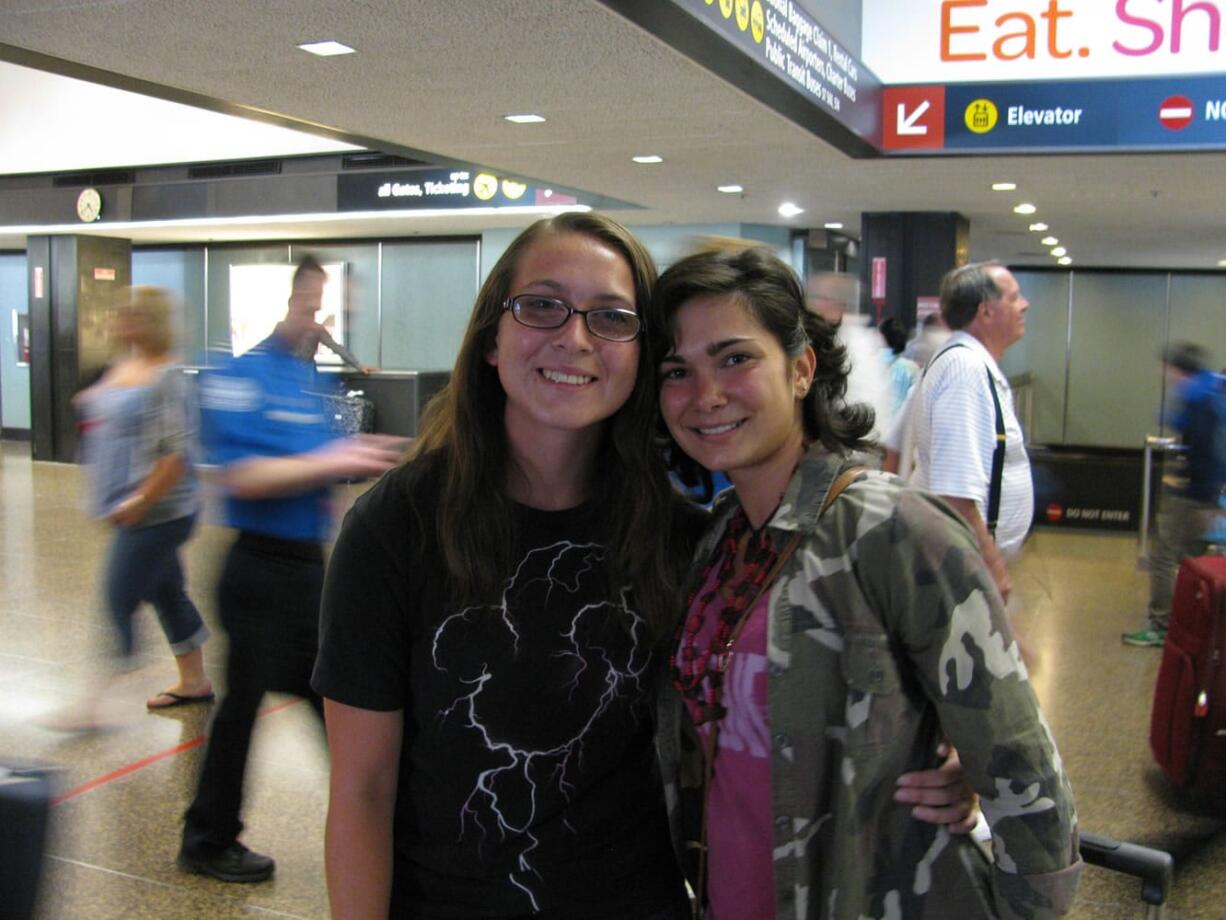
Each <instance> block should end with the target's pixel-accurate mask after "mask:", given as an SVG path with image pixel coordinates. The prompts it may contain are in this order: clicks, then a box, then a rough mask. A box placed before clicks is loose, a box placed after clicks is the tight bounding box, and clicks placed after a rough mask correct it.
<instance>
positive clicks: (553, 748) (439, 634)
mask: <svg viewBox="0 0 1226 920" xmlns="http://www.w3.org/2000/svg"><path fill="white" fill-rule="evenodd" d="M604 558H605V548H604V547H603V546H602V545H601V544H598V543H572V542H569V541H559V542H556V543H553V544H551V545H549V546H544V547H540V548H537V549H533V550H531V551H529V552H528V553H527V554H525V556H524V558H523V560H522V561H521V562H520V564H519V566H518V567H517V568H516V570H515V572H514V573H513V574H512V575H511V577H510V578H508V579H507V582H506V584H505V586H504V588H503V591H502V595H501V597H500V598H499V601H498V603H497V604H491V605H489V606H482V607H466V608H465V609H463V610H461V611H459V612H458V613H455V614H452V615H451V616H449V617H447V618H446V619H445V620H443V622H442V623H441V624H440V625H439V627H438V629H437V630H436V631H435V634H434V642H433V647H432V657H433V661H434V666H435V667H436V668H437V669H438V670H440V671H443V672H445V673H448V674H450V675H451V676H452V678H453V679H454V680H456V681H457V682H458V683H460V684H462V685H464V686H465V687H466V688H468V692H467V693H464V694H463V695H461V696H459V697H458V698H457V699H456V700H455V701H454V702H452V704H451V705H450V706H448V707H447V708H445V709H443V710H442V711H440V713H439V718H440V720H444V719H448V718H450V717H452V716H453V715H457V714H458V715H459V716H460V717H461V718H462V719H463V725H464V727H465V728H468V729H471V730H473V731H474V732H476V733H477V734H478V735H479V736H480V738H481V743H482V744H483V746H484V747H485V749H486V750H487V751H489V752H490V753H491V754H493V755H496V757H497V759H498V761H499V763H498V765H497V766H492V767H490V768H488V769H486V770H483V771H482V772H481V773H479V774H478V775H477V778H476V781H475V783H474V785H473V790H472V792H471V793H470V794H469V796H468V798H467V799H466V800H465V801H464V804H463V807H462V808H461V813H460V836H461V837H463V835H464V831H465V828H466V826H467V824H468V822H469V821H470V820H471V821H472V823H473V824H474V825H476V826H477V827H478V828H480V830H481V833H482V834H483V835H484V834H487V833H489V831H490V830H491V828H490V827H487V821H488V822H492V825H493V828H495V829H497V831H498V833H499V835H500V838H501V839H503V840H506V839H507V838H508V836H511V837H517V838H521V839H522V840H523V842H524V849H523V850H522V851H521V852H520V853H519V856H518V858H517V861H516V871H513V872H512V873H511V874H510V877H509V880H510V882H511V884H512V885H514V886H515V887H516V888H518V889H520V890H521V891H523V892H524V894H525V895H527V897H528V899H529V901H530V902H531V905H532V910H533V911H538V910H540V905H539V902H538V901H537V897H536V894H535V893H534V892H533V890H532V888H531V887H529V883H530V882H531V880H532V878H536V879H540V877H541V876H540V873H539V872H538V871H537V870H536V869H535V868H534V866H533V863H532V859H531V857H532V854H533V852H534V851H535V850H536V848H537V847H538V846H539V844H540V841H539V840H538V839H537V837H536V836H535V835H534V834H533V827H534V825H535V823H536V816H537V806H538V793H542V792H544V791H546V790H555V789H556V791H557V793H558V794H559V795H560V796H561V797H562V798H563V799H564V800H565V801H567V802H569V801H570V798H571V796H572V795H573V793H574V785H573V783H572V782H571V781H570V779H569V778H568V776H569V774H570V771H572V770H573V768H575V767H580V768H581V767H582V765H583V747H584V739H585V738H586V737H587V735H588V731H589V730H590V729H591V728H592V726H593V725H595V723H596V722H597V721H598V720H599V719H600V717H601V716H602V715H604V714H605V713H606V712H607V711H608V709H609V707H610V706H612V705H613V704H614V703H615V702H616V701H617V700H618V699H619V698H620V697H622V696H624V695H627V694H629V693H633V694H634V695H638V693H639V692H641V685H640V683H639V681H640V678H641V677H642V676H643V673H644V671H645V670H646V668H647V666H648V663H649V658H650V656H649V655H648V654H647V653H646V649H644V650H643V651H642V653H640V646H641V644H642V640H643V633H644V631H645V628H646V624H645V623H644V622H643V619H642V617H640V616H639V615H638V613H636V612H635V611H634V610H633V609H632V607H631V606H630V598H629V589H628V588H622V589H621V590H620V591H619V592H618V594H617V597H616V598H607V597H604V596H603V594H604V592H601V600H599V601H596V602H593V603H588V604H584V605H583V606H581V607H579V608H578V610H576V611H574V613H573V614H571V615H569V617H568V618H567V622H568V623H569V626H568V627H567V628H566V629H565V630H564V631H562V632H561V633H560V634H559V633H555V634H553V635H552V636H548V635H547V636H543V638H542V641H545V642H548V643H549V647H552V646H554V645H555V644H556V645H560V647H559V648H558V649H557V650H556V651H555V652H553V653H552V658H553V659H555V660H557V661H559V662H568V663H569V666H568V667H567V668H565V669H564V670H565V674H567V675H569V679H565V678H564V677H559V674H561V673H562V672H559V673H558V674H550V673H540V672H537V671H536V670H535V668H536V667H537V666H538V665H539V660H536V661H524V660H523V658H524V657H529V656H528V654H527V653H529V652H530V651H531V650H532V647H531V646H530V645H526V646H525V648H524V650H523V651H524V653H525V654H524V655H521V648H520V642H521V639H524V633H525V632H529V633H530V632H531V630H532V628H533V627H534V625H536V624H539V623H542V622H543V623H546V624H547V623H550V622H554V623H556V622H557V618H556V617H549V616H547V615H546V610H547V609H548V608H549V606H550V605H551V604H552V603H555V600H554V598H555V592H557V591H561V592H564V596H562V597H560V598H558V599H557V600H556V603H558V604H569V603H571V599H572V598H573V597H574V596H575V595H576V594H578V592H579V590H580V587H581V585H582V584H583V582H584V577H585V576H587V575H589V573H596V572H599V570H600V567H601V565H602V564H603V562H604ZM541 588H543V589H544V593H543V596H541V595H539V594H532V595H531V596H528V592H529V591H530V590H532V589H538V590H539V589H541ZM589 590H590V589H589ZM516 613H518V614H519V615H518V617H517V616H516ZM585 618H600V619H598V620H596V621H594V622H593V621H592V620H589V625H588V628H587V629H585V630H583V631H582V632H581V626H582V624H583V622H584V620H585ZM610 619H615V620H617V621H620V622H622V623H624V624H626V627H627V629H626V634H627V635H628V640H629V641H628V650H626V649H620V650H619V649H610V648H608V647H607V646H606V645H605V644H603V643H602V642H599V641H597V640H596V639H595V638H594V637H595V636H602V635H605V636H607V635H608V632H607V630H605V629H603V628H600V627H601V626H602V625H603V624H606V623H608V622H609V620H610ZM490 622H497V623H499V624H501V627H502V628H503V629H505V631H506V632H507V633H509V635H510V637H511V640H512V642H511V654H510V655H509V656H507V657H508V659H509V660H503V661H498V662H491V661H489V660H484V661H479V662H470V663H469V668H468V669H467V670H468V671H469V673H463V672H464V670H465V669H464V667H463V662H461V663H459V664H455V663H452V664H451V666H450V667H449V666H448V664H447V663H444V659H447V660H448V661H450V659H451V658H452V657H453V655H452V654H450V652H453V651H454V652H457V653H458V652H459V651H460V650H461V649H462V650H466V651H469V652H471V651H473V649H472V644H471V643H468V642H460V644H459V645H458V646H457V647H456V648H455V649H448V650H444V649H442V648H440V645H441V644H442V642H443V640H444V635H445V634H446V633H447V631H448V630H449V629H450V628H452V627H456V626H458V625H460V624H462V625H464V626H469V627H471V626H474V625H478V624H488V623H490ZM529 641H531V640H529ZM499 667H504V668H506V669H508V670H510V671H513V670H514V669H515V668H516V667H531V668H534V672H533V674H532V680H533V686H538V687H542V688H544V689H548V688H549V687H550V686H560V687H562V688H569V698H570V700H572V701H573V700H574V698H575V693H576V691H578V690H579V689H580V687H581V684H582V683H583V681H584V679H585V676H586V679H587V680H588V681H592V680H597V681H599V683H598V686H599V687H600V692H599V696H598V697H597V699H596V702H595V703H594V705H593V706H592V708H591V711H590V712H588V713H587V714H586V718H584V719H583V723H582V724H581V725H579V726H577V727H573V728H569V729H568V728H567V727H566V726H567V725H568V724H569V720H568V719H566V717H565V716H566V714H565V713H562V714H558V717H557V718H551V716H550V715H549V714H544V716H543V717H541V716H539V715H538V717H537V719H536V721H535V722H532V723H530V725H529V727H530V728H531V729H532V730H533V731H534V732H535V733H537V734H538V735H539V734H540V733H541V732H542V730H543V731H545V732H548V731H550V730H554V731H562V732H564V734H562V735H560V736H559V737H556V738H550V739H548V740H547V741H546V740H545V739H534V741H533V742H531V743H529V742H525V741H521V740H515V735H516V733H517V732H516V730H517V729H520V730H521V731H520V732H519V734H523V732H522V729H523V728H524V723H525V722H527V721H528V719H524V720H523V721H522V722H517V723H514V724H506V725H502V724H498V725H492V724H490V722H489V721H488V717H487V716H485V715H483V713H482V710H481V704H482V694H483V693H485V692H486V689H487V685H488V684H489V683H490V681H492V680H496V679H497V678H498V677H500V676H503V675H500V674H499V673H497V671H496V669H497V668H499ZM589 671H591V672H592V673H591V674H589V673H588V672H589ZM554 678H558V679H557V683H556V684H551V681H552V680H553V679H554ZM497 698H498V693H497V692H496V691H491V697H490V699H491V700H497ZM502 702H503V705H505V700H503V701H502ZM524 703H525V705H524V707H523V709H522V710H521V711H522V712H525V713H527V712H529V711H530V710H531V708H533V707H531V706H530V703H529V701H527V700H525V701H524ZM535 708H536V709H537V712H538V713H539V712H540V708H539V706H538V707H535ZM496 712H497V710H496ZM580 717H581V718H582V714H581V716H580ZM529 718H530V717H529ZM508 785H510V786H511V787H512V788H515V789H516V791H517V792H518V791H521V790H522V792H523V793H524V795H522V796H515V795H512V796H509V797H510V798H511V799H515V800H519V799H526V801H527V802H528V809H527V814H526V815H523V816H522V817H521V818H519V819H516V818H515V817H514V816H512V815H509V814H508V813H507V811H506V810H505V808H504V807H503V803H502V801H501V800H500V793H499V789H500V788H502V789H504V790H506V789H507V787H508ZM483 819H485V820H483ZM566 826H567V827H568V828H569V829H570V830H571V831H572V832H574V828H573V827H571V826H570V825H569V824H567V825H566Z"/></svg>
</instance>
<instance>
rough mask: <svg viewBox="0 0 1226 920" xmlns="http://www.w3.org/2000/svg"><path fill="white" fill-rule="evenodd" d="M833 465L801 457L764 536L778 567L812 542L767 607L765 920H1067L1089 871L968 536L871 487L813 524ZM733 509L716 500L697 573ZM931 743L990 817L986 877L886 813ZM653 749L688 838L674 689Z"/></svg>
mask: <svg viewBox="0 0 1226 920" xmlns="http://www.w3.org/2000/svg"><path fill="white" fill-rule="evenodd" d="M842 463H843V461H842V459H841V458H837V457H834V456H831V455H830V454H829V453H827V452H825V451H823V450H821V449H820V448H814V449H811V450H810V451H809V453H808V455H807V456H806V457H805V459H804V461H803V462H802V463H801V465H800V468H799V470H798V471H797V473H796V475H795V476H794V477H793V478H792V482H791V483H790V484H789V486H788V490H787V492H786V493H785V495H784V497H783V501H782V503H781V504H780V506H779V509H778V510H777V511H776V512H775V515H774V518H773V519H772V520H771V522H770V525H769V526H770V532H771V534H772V539H773V540H774V541H775V546H776V548H777V549H778V548H781V547H782V546H783V544H784V543H785V542H786V541H787V540H788V539H789V537H790V536H791V534H792V533H793V532H795V531H797V530H799V531H802V532H803V533H804V534H805V538H804V539H803V540H802V541H801V543H800V545H799V547H798V548H797V550H796V552H795V553H794V555H793V556H792V557H791V558H790V559H789V560H788V561H787V563H786V565H785V566H784V568H783V570H782V572H781V573H780V575H779V577H778V579H777V580H776V582H775V584H774V586H773V587H772V589H771V592H770V599H769V618H770V620H769V626H768V636H767V657H768V678H767V680H768V685H767V686H768V689H767V696H768V699H769V704H768V708H769V725H770V732H771V739H772V748H773V750H772V754H771V760H772V763H771V782H772V789H771V795H772V800H773V811H774V815H775V822H774V854H775V857H774V866H775V871H774V876H775V877H774V884H775V904H776V916H777V917H778V918H789V920H790V918H795V920H815V918H830V920H868V918H873V920H877V918H883V920H884V918H889V920H929V918H932V920H935V918H950V917H956V918H958V920H976V918H984V917H1005V918H1045V917H1055V916H1059V915H1061V914H1062V913H1064V912H1066V911H1067V910H1068V909H1069V907H1070V905H1071V902H1072V898H1073V892H1074V890H1075V888H1076V883H1077V877H1078V875H1079V873H1080V869H1081V864H1080V861H1079V858H1078V839H1077V827H1076V813H1075V810H1074V806H1073V797H1072V791H1071V789H1070V788H1069V784H1068V781H1067V779H1066V777H1065V775H1064V771H1063V769H1062V767H1061V763H1060V755H1059V754H1058V753H1057V751H1056V747H1055V743H1054V741H1053V739H1052V736H1051V733H1050V731H1049V729H1048V726H1047V723H1046V720H1045V719H1044V717H1043V713H1042V712H1041V711H1040V710H1039V706H1038V702H1037V701H1036V699H1035V696H1034V693H1033V691H1032V690H1031V687H1030V683H1029V681H1028V678H1027V674H1026V668H1025V666H1024V665H1023V663H1022V661H1021V659H1020V657H1019V655H1018V649H1017V645H1016V643H1015V642H1014V641H1013V639H1012V636H1011V635H1010V632H1009V627H1008V625H1007V623H1006V620H1005V614H1004V612H1003V610H1002V608H1001V603H1000V595H999V594H998V593H997V592H996V591H995V589H994V588H993V587H992V582H991V579H990V577H989V576H988V574H987V572H986V570H985V569H984V568H983V566H982V563H981V561H980V555H979V550H978V547H977V546H976V544H975V540H974V537H973V535H972V533H971V531H970V530H969V529H968V528H967V527H966V525H965V524H964V523H963V522H962V519H961V518H960V517H958V516H957V514H956V513H955V512H954V511H953V510H952V509H950V508H949V507H948V506H946V505H944V504H943V503H941V502H940V501H939V500H937V499H936V498H934V497H932V496H930V495H927V494H925V493H922V492H919V491H916V490H914V489H910V488H906V487H905V486H904V485H903V484H902V482H901V480H899V479H897V478H896V477H893V476H890V475H888V474H883V473H877V472H865V473H863V474H861V475H860V476H859V477H858V478H857V479H856V480H855V481H854V482H853V483H852V484H851V485H850V486H849V487H848V488H847V489H846V491H845V492H844V493H843V494H842V495H841V496H840V497H839V498H838V499H837V500H836V501H835V502H834V503H833V504H832V505H831V507H830V508H829V509H828V510H827V511H826V513H825V514H823V515H821V519H820V520H818V512H819V509H820V507H821V504H822V501H823V499H824V497H825V495H826V493H827V490H828V489H829V487H830V485H831V483H832V482H833V480H834V479H835V477H836V475H837V474H838V472H839V469H840V467H841V465H842ZM735 508H736V498H735V495H734V494H733V493H731V492H729V493H726V495H725V497H724V498H723V499H721V502H720V504H718V505H717V506H716V514H715V520H714V523H713V525H712V528H711V530H710V532H709V534H708V536H707V538H706V539H705V540H704V541H703V542H702V543H701V544H700V545H699V547H698V549H697V550H696V555H695V559H696V560H697V562H696V567H697V568H696V570H697V569H700V568H701V564H702V563H703V562H705V561H706V559H707V558H709V556H710V554H711V553H712V552H714V551H716V549H717V548H718V541H719V538H720V535H721V534H722V532H723V529H724V525H725V523H726V522H727V520H728V519H729V517H730V516H731V514H732V513H733V511H734V510H735ZM942 734H945V735H946V736H948V738H949V739H950V740H951V741H952V742H953V743H954V745H955V746H956V747H957V749H958V751H959V753H960V755H961V759H962V765H963V769H964V770H965V773H966V777H967V780H968V781H969V782H970V783H971V784H972V785H973V786H974V787H975V789H976V791H977V792H978V793H979V795H980V796H981V798H982V808H983V812H984V814H985V816H986V817H987V820H988V822H989V824H990V825H991V828H992V851H993V852H992V854H991V858H989V855H988V854H987V853H986V852H985V850H984V849H983V848H982V846H981V845H980V844H978V843H976V841H974V840H973V839H972V838H971V837H970V836H969V835H950V834H949V833H948V832H947V831H946V830H944V829H943V828H939V827H937V826H935V825H932V824H927V823H923V822H920V821H917V820H915V819H914V818H912V817H911V815H910V806H906V805H898V804H896V803H895V802H894V801H893V792H894V788H895V780H896V779H897V777H898V776H899V775H900V774H902V773H904V772H906V771H908V770H917V769H928V768H931V767H933V766H935V765H936V764H937V762H938V761H937V758H936V756H935V750H936V747H937V744H938V741H939V739H940V737H941V735H942ZM658 743H659V752H660V757H661V766H662V770H663V774H664V778H665V784H666V790H667V794H668V801H669V808H670V815H671V817H672V819H673V830H674V834H676V835H682V833H683V831H682V828H683V826H685V825H687V824H689V825H693V823H694V822H693V821H692V820H689V821H684V820H683V819H685V818H691V819H692V814H686V813H685V812H687V810H688V811H691V812H692V808H693V805H694V804H695V803H699V802H701V794H700V791H696V789H695V787H697V790H700V789H701V776H702V771H701V754H700V753H699V749H698V747H697V743H696V741H695V733H694V731H693V728H692V726H691V725H690V722H689V718H688V716H687V715H686V714H685V710H684V708H683V706H682V704H681V701H680V697H679V696H678V695H677V694H676V692H674V691H673V690H672V689H671V686H668V687H666V689H665V691H664V692H663V693H662V694H661V704H660V712H659V740H658ZM682 803H686V804H687V805H689V806H690V807H689V809H687V808H685V807H683V804H682ZM683 840H684V838H683V837H682V838H681V839H679V840H678V846H679V852H681V853H682V858H683V860H684V843H683Z"/></svg>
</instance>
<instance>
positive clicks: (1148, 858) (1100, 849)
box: [1081, 832, 1175, 905]
mask: <svg viewBox="0 0 1226 920" xmlns="http://www.w3.org/2000/svg"><path fill="white" fill-rule="evenodd" d="M1081 858H1082V859H1083V860H1084V861H1085V862H1087V863H1089V864H1090V865H1091V866H1101V867H1102V868H1104V869H1111V870H1112V871H1115V872H1123V873H1124V874H1125V875H1132V876H1135V877H1137V878H1139V879H1140V880H1141V900H1142V901H1144V902H1145V903H1146V904H1157V905H1161V904H1165V903H1166V899H1167V897H1168V896H1169V895H1170V893H1171V882H1172V880H1173V879H1174V876H1175V860H1174V859H1173V858H1172V857H1171V854H1170V853H1167V852H1166V851H1165V850H1155V849H1152V848H1150V847H1143V846H1141V845H1140V844H1136V843H1127V842H1126V841H1123V840H1116V839H1115V838H1113V837H1104V836H1102V835H1101V834H1089V833H1084V832H1083V833H1082V834H1081Z"/></svg>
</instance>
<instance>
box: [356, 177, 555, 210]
mask: <svg viewBox="0 0 1226 920" xmlns="http://www.w3.org/2000/svg"><path fill="white" fill-rule="evenodd" d="M576 201H577V199H576V198H575V196H574V195H563V194H559V193H556V192H554V191H552V190H551V189H539V188H535V187H533V186H530V185H527V184H526V183H523V182H520V181H518V180H516V179H512V178H508V177H505V176H496V175H494V174H492V173H488V172H482V171H480V170H469V169H421V170H411V169H410V170H397V171H395V172H369V173H367V172H360V173H358V172H355V173H343V174H342V175H339V176H337V177H336V207H337V210H338V211H403V210H409V211H416V210H428V209H434V208H449V209H450V208H506V207H517V206H521V207H522V206H524V205H568V204H575V203H576Z"/></svg>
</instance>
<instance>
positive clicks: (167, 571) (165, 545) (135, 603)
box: [103, 515, 209, 661]
mask: <svg viewBox="0 0 1226 920" xmlns="http://www.w3.org/2000/svg"><path fill="white" fill-rule="evenodd" d="M195 523H196V516H195V515H188V516H187V517H181V518H176V519H175V520H173V521H166V522H165V523H162V524H152V525H150V526H149V527H119V528H116V530H115V538H114V539H113V540H112V541H111V545H110V548H109V549H108V550H107V555H106V564H105V567H104V569H103V573H104V574H103V581H104V586H103V591H104V594H105V597H106V606H107V611H108V612H109V613H110V615H111V621H112V622H113V623H114V625H115V633H116V638H117V641H118V652H119V657H120V658H121V659H122V660H124V661H127V660H129V659H130V658H131V657H132V653H133V650H134V645H135V640H134V635H133V629H132V617H133V616H134V615H135V613H136V609H137V608H138V607H139V606H140V604H141V602H142V601H148V602H149V603H150V604H152V605H153V609H154V610H155V611H157V616H158V621H159V622H160V623H161V624H162V632H164V633H165V634H166V641H167V642H169V643H170V650H171V651H172V652H173V653H174V654H175V655H185V654H187V653H188V652H190V651H192V650H194V649H197V648H199V647H200V646H202V645H204V643H205V640H207V639H208V637H209V629H208V627H207V626H205V625H204V620H202V619H201V618H200V611H198V610H197V609H196V605H195V604H193V603H192V601H191V598H189V597H188V596H187V593H186V592H185V591H184V590H183V568H182V566H180V565H179V547H180V546H182V545H183V544H184V543H186V542H187V538H188V537H189V536H190V535H191V532H192V528H193V527H194V526H195Z"/></svg>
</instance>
